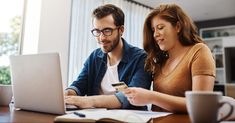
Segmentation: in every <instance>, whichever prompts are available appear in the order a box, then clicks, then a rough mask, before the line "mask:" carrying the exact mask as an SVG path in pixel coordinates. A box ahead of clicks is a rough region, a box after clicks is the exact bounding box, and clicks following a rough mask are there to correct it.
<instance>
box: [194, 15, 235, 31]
mask: <svg viewBox="0 0 235 123" xmlns="http://www.w3.org/2000/svg"><path fill="white" fill-rule="evenodd" d="M195 24H196V25H197V27H198V29H201V28H207V27H218V26H227V25H235V17H230V18H221V19H216V20H207V21H198V22H195Z"/></svg>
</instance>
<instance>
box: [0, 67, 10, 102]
mask: <svg viewBox="0 0 235 123" xmlns="http://www.w3.org/2000/svg"><path fill="white" fill-rule="evenodd" d="M11 98H12V86H11V76H10V68H9V66H0V106H5V105H8V104H9V103H10V101H11Z"/></svg>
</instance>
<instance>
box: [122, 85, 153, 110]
mask: <svg viewBox="0 0 235 123" xmlns="http://www.w3.org/2000/svg"><path fill="white" fill-rule="evenodd" d="M124 94H125V96H126V97H127V99H128V101H129V102H130V103H131V104H132V105H136V106H144V105H147V104H150V103H151V91H149V90H146V89H143V88H136V87H131V88H127V89H125V91H124Z"/></svg>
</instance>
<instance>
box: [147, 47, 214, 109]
mask: <svg viewBox="0 0 235 123" xmlns="http://www.w3.org/2000/svg"><path fill="white" fill-rule="evenodd" d="M196 75H208V76H214V77H215V60H214V58H213V56H212V53H211V51H210V49H209V48H208V47H207V46H206V45H205V44H203V43H197V44H195V45H193V46H192V47H191V48H190V49H189V51H188V52H187V53H186V54H185V55H184V56H183V58H182V59H181V61H180V62H179V63H178V65H177V66H176V67H175V68H174V69H173V71H171V72H170V73H169V74H168V75H163V74H159V75H158V76H157V77H156V78H155V79H154V82H153V90H154V91H157V92H161V93H165V94H169V95H173V96H180V97H185V94H184V93H185V91H188V90H192V77H193V76H196ZM152 110H154V111H161V110H162V109H161V108H159V107H157V106H155V105H153V106H152Z"/></svg>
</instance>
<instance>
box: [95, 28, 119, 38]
mask: <svg viewBox="0 0 235 123" xmlns="http://www.w3.org/2000/svg"><path fill="white" fill-rule="evenodd" d="M116 29H119V27H116V28H104V29H102V30H99V29H93V30H91V33H92V34H93V35H94V36H95V37H99V36H100V35H101V33H103V35H104V36H110V35H112V34H113V31H114V30H116Z"/></svg>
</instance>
